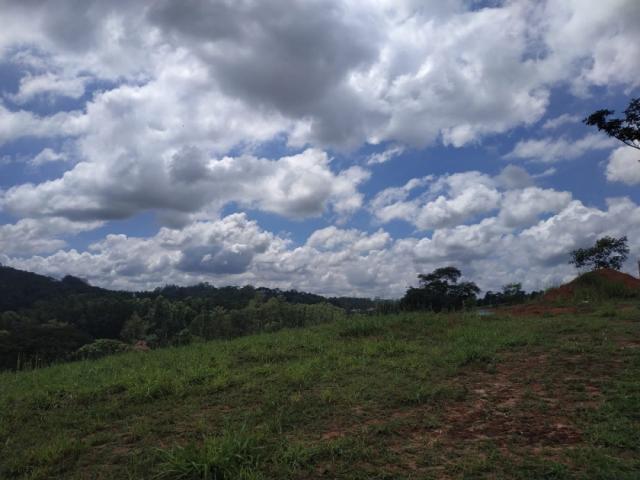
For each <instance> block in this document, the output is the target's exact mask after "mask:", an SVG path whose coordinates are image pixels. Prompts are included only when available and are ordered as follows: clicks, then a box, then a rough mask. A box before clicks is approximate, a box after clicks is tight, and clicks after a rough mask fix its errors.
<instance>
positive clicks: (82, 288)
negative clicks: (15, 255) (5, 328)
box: [0, 266, 106, 311]
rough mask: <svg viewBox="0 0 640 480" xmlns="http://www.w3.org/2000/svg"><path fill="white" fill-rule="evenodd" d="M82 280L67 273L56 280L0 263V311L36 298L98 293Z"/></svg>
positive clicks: (98, 290)
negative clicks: (0, 264)
mask: <svg viewBox="0 0 640 480" xmlns="http://www.w3.org/2000/svg"><path fill="white" fill-rule="evenodd" d="M105 291H106V290H104V289H102V288H98V287H92V286H91V285H89V284H88V283H87V282H85V281H84V280H82V279H80V278H77V277H73V276H71V275H67V276H66V277H64V278H63V279H62V280H56V279H54V278H51V277H46V276H44V275H38V274H37V273H32V272H26V271H24V270H18V269H16V268H11V267H5V266H0V311H5V310H20V309H23V308H29V307H31V306H33V304H34V303H36V302H38V301H46V300H53V299H55V298H59V297H63V296H67V295H74V294H80V293H100V292H105Z"/></svg>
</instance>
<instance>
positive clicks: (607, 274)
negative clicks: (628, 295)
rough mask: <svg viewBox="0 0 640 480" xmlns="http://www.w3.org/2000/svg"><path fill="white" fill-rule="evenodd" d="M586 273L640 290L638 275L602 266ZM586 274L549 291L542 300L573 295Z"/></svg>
mask: <svg viewBox="0 0 640 480" xmlns="http://www.w3.org/2000/svg"><path fill="white" fill-rule="evenodd" d="M585 275H597V276H598V277H601V278H603V279H605V280H607V281H609V282H611V283H619V284H622V285H624V286H625V287H627V288H629V289H631V290H638V291H640V279H637V278H636V277H633V276H631V275H629V274H628V273H623V272H619V271H617V270H613V269H611V268H601V269H600V270H596V271H594V272H589V273H586V274H585ZM585 275H581V276H580V277H578V278H576V279H574V280H572V281H571V282H569V283H566V284H565V285H562V286H560V287H558V288H554V289H553V290H550V291H548V292H547V293H546V294H545V295H544V297H542V301H543V302H545V301H547V302H553V301H557V300H564V299H567V298H571V297H573V294H574V293H575V290H576V287H577V286H578V285H579V283H580V281H581V279H582V278H583V277H584V276H585Z"/></svg>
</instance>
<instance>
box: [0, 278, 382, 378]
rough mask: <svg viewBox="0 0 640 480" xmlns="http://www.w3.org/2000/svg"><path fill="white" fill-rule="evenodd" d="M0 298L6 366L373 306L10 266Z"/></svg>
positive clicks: (307, 320)
mask: <svg viewBox="0 0 640 480" xmlns="http://www.w3.org/2000/svg"><path fill="white" fill-rule="evenodd" d="M0 298H1V299H2V303H1V310H0V368H4V369H7V368H16V367H20V366H28V365H46V364H48V363H50V362H53V361H57V360H66V359H72V358H75V357H77V356H78V355H80V356H82V355H83V352H84V353H87V356H99V354H101V353H110V352H111V351H119V350H122V349H126V346H127V345H129V346H134V345H137V346H138V347H139V348H156V347H162V346H168V345H177V344H184V343H189V342H191V341H198V340H201V339H204V340H209V339H214V338H232V337H236V336H240V335H246V334H250V333H256V332H261V331H273V330H277V329H280V328H285V327H299V326H306V325H312V324H316V323H321V322H325V321H330V320H333V319H335V318H338V317H340V316H342V315H344V314H345V312H352V311H371V310H372V309H373V308H374V305H375V303H374V302H373V301H372V300H369V299H360V298H349V297H342V298H324V297H322V296H319V295H314V294H308V293H304V292H297V291H294V290H290V291H280V290H277V289H267V288H254V287H251V286H245V287H222V288H216V287H214V286H212V285H209V284H205V283H203V284H199V285H195V286H191V287H177V286H173V285H170V286H166V287H163V288H159V289H156V290H154V291H151V292H136V293H132V292H117V291H110V290H105V289H100V288H96V287H92V286H90V285H88V284H86V283H85V282H83V281H82V280H80V279H77V278H74V277H65V278H64V279H63V280H61V281H57V280H54V279H51V278H48V277H44V276H41V275H36V274H33V273H30V272H24V271H20V270H16V269H13V268H9V267H0ZM97 340H100V341H99V342H97V343H96V341H97ZM105 340H110V341H109V342H107V341H105ZM118 342H120V343H121V344H120V343H118ZM94 343H95V345H93V347H91V345H92V344H94ZM83 347H84V348H83ZM81 348H83V349H82V350H81ZM102 350H104V352H102Z"/></svg>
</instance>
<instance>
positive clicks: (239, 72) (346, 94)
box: [0, 0, 640, 153]
mask: <svg viewBox="0 0 640 480" xmlns="http://www.w3.org/2000/svg"><path fill="white" fill-rule="evenodd" d="M2 9H3V17H4V18H5V20H6V21H5V26H7V28H6V29H5V30H4V31H3V33H2V34H0V52H4V56H5V57H6V58H8V59H11V61H13V62H14V63H15V62H18V60H19V59H22V60H23V63H22V64H21V65H22V66H23V67H24V68H26V64H27V63H28V62H26V63H25V62H24V59H25V58H31V59H32V60H33V59H35V58H40V62H39V67H40V69H39V70H38V71H36V72H32V71H31V70H27V71H26V72H25V75H24V76H23V78H22V80H21V83H22V87H21V89H20V92H19V93H18V97H16V98H18V99H22V100H26V99H28V98H32V97H34V96H37V95H39V94H41V93H44V92H50V93H52V94H61V95H67V96H71V97H74V98H78V97H79V96H80V95H81V94H82V93H81V92H82V91H83V88H84V87H83V84H84V83H85V80H86V78H92V79H96V80H107V81H109V82H114V83H116V84H117V85H116V86H114V87H113V88H112V89H113V90H116V91H119V92H120V94H123V93H127V92H126V89H123V85H128V86H129V87H131V88H134V89H135V88H136V87H140V88H143V89H144V90H148V92H147V93H148V95H147V96H145V95H144V94H143V92H139V93H140V94H141V95H140V101H141V102H142V103H144V104H146V103H149V102H151V103H155V102H162V99H163V98H164V96H165V95H166V96H167V97H168V98H167V99H166V100H167V102H168V103H170V104H171V105H172V106H173V108H174V109H175V111H171V112H169V115H168V116H165V115H162V114H161V115H157V116H155V117H154V119H158V118H159V119H162V120H161V121H160V123H166V122H167V119H168V118H175V119H176V122H175V123H176V124H177V125H180V124H181V122H183V121H185V120H187V121H188V120H189V119H192V122H203V121H204V122H205V123H206V122H213V124H214V125H212V127H213V126H215V124H216V123H217V122H220V123H222V124H224V125H225V126H226V127H232V128H225V129H224V130H225V131H226V133H229V132H230V131H233V132H234V133H235V130H236V129H241V131H242V134H240V135H237V137H238V138H234V137H236V135H232V138H230V139H228V140H226V141H224V140H222V138H220V139H219V141H220V142H221V143H222V144H224V145H225V146H226V147H227V148H228V147H229V144H231V145H233V144H234V140H236V142H241V143H242V142H254V141H261V140H263V139H264V137H263V136H265V135H266V136H267V137H270V138H272V137H273V136H275V135H285V136H286V138H287V140H288V141H289V142H290V143H292V144H295V145H296V146H298V147H302V146H305V145H308V144H311V145H312V146H315V147H318V148H328V147H344V148H355V147H357V146H359V145H361V144H363V143H365V142H369V143H379V142H383V141H389V142H395V143H397V144H399V145H412V146H419V147H420V146H425V145H429V144H433V143H434V142H437V141H442V142H444V143H445V144H447V145H453V146H463V145H467V144H470V143H474V142H478V141H480V140H481V139H482V138H483V137H484V136H486V135H491V134H495V133H502V132H506V131H508V130H510V129H512V128H514V127H516V126H519V125H531V124H533V123H535V122H537V121H538V120H539V119H540V118H542V117H543V115H544V114H545V112H546V108H547V105H548V102H549V94H550V90H551V89H552V88H553V87H555V86H558V85H566V84H570V85H571V86H572V88H573V90H574V91H575V92H576V93H579V94H581V95H582V94H587V93H588V91H589V89H590V88H591V87H592V86H600V85H618V84H619V85H623V86H626V87H628V88H632V87H635V86H637V85H638V82H639V81H638V78H640V60H638V59H639V58H640V55H634V53H635V50H636V49H637V48H640V47H638V45H640V41H638V40H639V39H640V38H639V36H640V34H638V29H637V28H636V26H637V19H638V18H639V17H640V13H639V12H640V7H639V6H638V4H637V2H634V1H633V0H624V1H623V0H618V1H615V2H608V3H607V4H606V5H601V6H595V7H594V8H589V9H585V8H584V7H583V5H582V4H581V3H580V2H559V1H557V0H549V1H547V2H540V3H535V4H533V3H527V2H506V3H504V4H501V5H495V6H491V7H487V8H475V9H470V8H469V4H468V2H450V5H448V6H447V7H442V6H440V5H438V4H437V2H428V3H424V2H420V3H416V2H413V1H408V0H407V1H398V2H388V1H373V0H371V1H363V2H352V1H347V0H333V1H330V2H317V1H311V2H307V1H305V2H302V1H294V2H285V1H282V0H269V1H265V2H223V1H208V2H195V1H187V2H180V3H179V6H178V4H177V3H176V2H173V1H169V0H163V1H160V2H154V3H153V4H147V3H133V2H123V1H121V0H110V1H100V2H98V1H97V0H88V1H86V2H82V5H80V4H78V3H77V2H73V1H70V0H69V1H62V2H56V4H55V5H53V4H51V3H50V2H42V1H37V2H30V3H28V4H24V3H23V2H22V3H21V2H3V4H2ZM70 32H72V34H71V33H70ZM33 52H40V53H38V54H37V55H36V54H34V53H33ZM0 55H1V53H0ZM29 65H31V66H30V67H29V68H33V65H34V62H31V63H30V64H29ZM167 79H170V80H174V81H173V82H171V81H166V80H167ZM163 80H164V81H163ZM151 92H153V94H152V93H151ZM128 93H131V94H134V93H136V92H128ZM114 95H115V92H114ZM134 96H135V95H134ZM110 100H112V101H115V100H116V99H115V98H110ZM176 100H178V101H176ZM91 103H92V100H90V101H89V102H88V108H87V110H90V109H91V108H90V106H91ZM163 103H164V102H163ZM183 104H184V105H186V111H187V112H188V114H186V115H185V114H182V112H181V111H180V110H181V109H180V105H183ZM194 106H197V108H193V107H194ZM146 109H147V110H150V109H152V107H151V106H147V107H146ZM136 110H139V105H136ZM159 110H162V107H161V108H159ZM88 113H89V121H90V122H96V124H97V125H100V126H105V123H103V122H101V120H103V119H99V118H98V117H97V116H93V115H91V114H90V112H88ZM115 117H116V118H113V119H111V121H115V120H116V119H117V116H115ZM141 118H142V121H141V122H140V124H139V125H137V126H136V127H137V128H136V129H135V132H136V134H142V133H145V130H146V129H147V128H148V123H147V122H146V121H145V120H148V118H147V117H146V115H145V114H144V112H143V114H142V116H141ZM560 118H563V121H565V120H568V118H569V117H560ZM205 120H206V121H205ZM557 121H559V120H557ZM109 123H110V122H107V124H106V128H107V129H109V128H113V126H111V125H109ZM189 123H191V122H189ZM548 123H549V122H548ZM551 123H553V121H551ZM97 125H96V128H98V127H97ZM269 127H270V128H269ZM203 130H206V129H196V130H195V131H193V133H194V135H196V136H199V137H201V138H211V137H210V136H209V135H208V134H207V132H205V131H203ZM161 131H164V132H167V129H165V130H161ZM21 133H23V132H20V131H15V132H13V137H15V136H16V135H19V134H21ZM190 143H194V142H190ZM172 146H173V148H177V147H178V145H176V144H174V145H172ZM221 148H225V147H222V146H221ZM225 153H226V152H225Z"/></svg>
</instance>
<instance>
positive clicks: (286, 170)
mask: <svg viewBox="0 0 640 480" xmlns="http://www.w3.org/2000/svg"><path fill="white" fill-rule="evenodd" d="M367 178H368V172H367V171H365V170H363V169H361V168H360V167H350V168H348V169H346V170H344V171H342V172H339V173H337V174H335V173H333V172H332V170H331V168H330V159H329V157H328V156H327V154H326V153H325V152H321V151H319V150H313V149H308V150H305V151H304V152H302V153H299V154H296V155H291V156H286V157H282V158H280V159H278V160H267V159H264V158H257V157H253V156H249V155H244V156H241V157H236V158H231V157H224V158H222V159H220V160H216V159H211V158H207V157H206V156H205V154H204V153H203V152H202V151H201V150H199V149H198V148H197V147H191V146H189V147H185V148H183V149H181V150H179V151H178V152H176V153H174V154H173V155H171V156H170V157H168V158H167V159H166V161H165V163H164V164H160V165H158V164H157V161H156V159H155V158H153V159H148V160H146V159H145V161H143V160H142V159H134V158H131V157H129V156H126V155H125V154H124V153H123V152H120V151H118V150H117V149H115V150H114V149H112V156H108V154H105V155H103V156H102V157H101V158H100V161H99V162H80V163H78V164H77V165H75V167H74V168H73V169H72V170H69V171H67V172H66V173H65V174H64V175H63V176H62V177H60V178H58V179H55V180H49V181H45V182H42V183H40V184H37V185H33V184H23V185H20V186H16V187H12V188H10V189H8V190H7V191H6V192H4V194H3V196H2V197H1V201H0V206H2V208H3V209H4V210H5V211H7V212H10V213H12V214H14V215H19V216H23V217H34V218H36V217H38V218H39V217H48V216H51V217H64V218H67V219H69V220H75V221H92V220H110V219H119V218H127V217H131V216H133V215H135V214H137V213H139V212H142V211H147V210H154V209H155V210H160V211H164V212H165V215H171V214H176V215H181V214H187V215H188V214H194V215H197V214H199V213H201V212H210V211H214V212H215V211H218V210H219V209H220V208H222V207H223V206H224V205H226V204H228V203H230V202H236V203H238V204H240V205H241V206H243V207H245V208H256V209H259V210H263V211H267V212H273V213H277V214H280V215H283V216H286V217H290V218H306V217H313V216H318V215H321V214H322V213H323V212H325V211H326V210H327V209H332V210H333V211H334V212H335V213H336V214H338V215H342V216H344V215H349V214H351V213H353V212H354V211H356V210H357V209H359V208H360V206H361V204H362V194H361V193H359V192H358V190H357V186H358V185H359V184H360V183H362V182H363V181H365V180H366V179H367ZM168 192H170V193H168Z"/></svg>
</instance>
